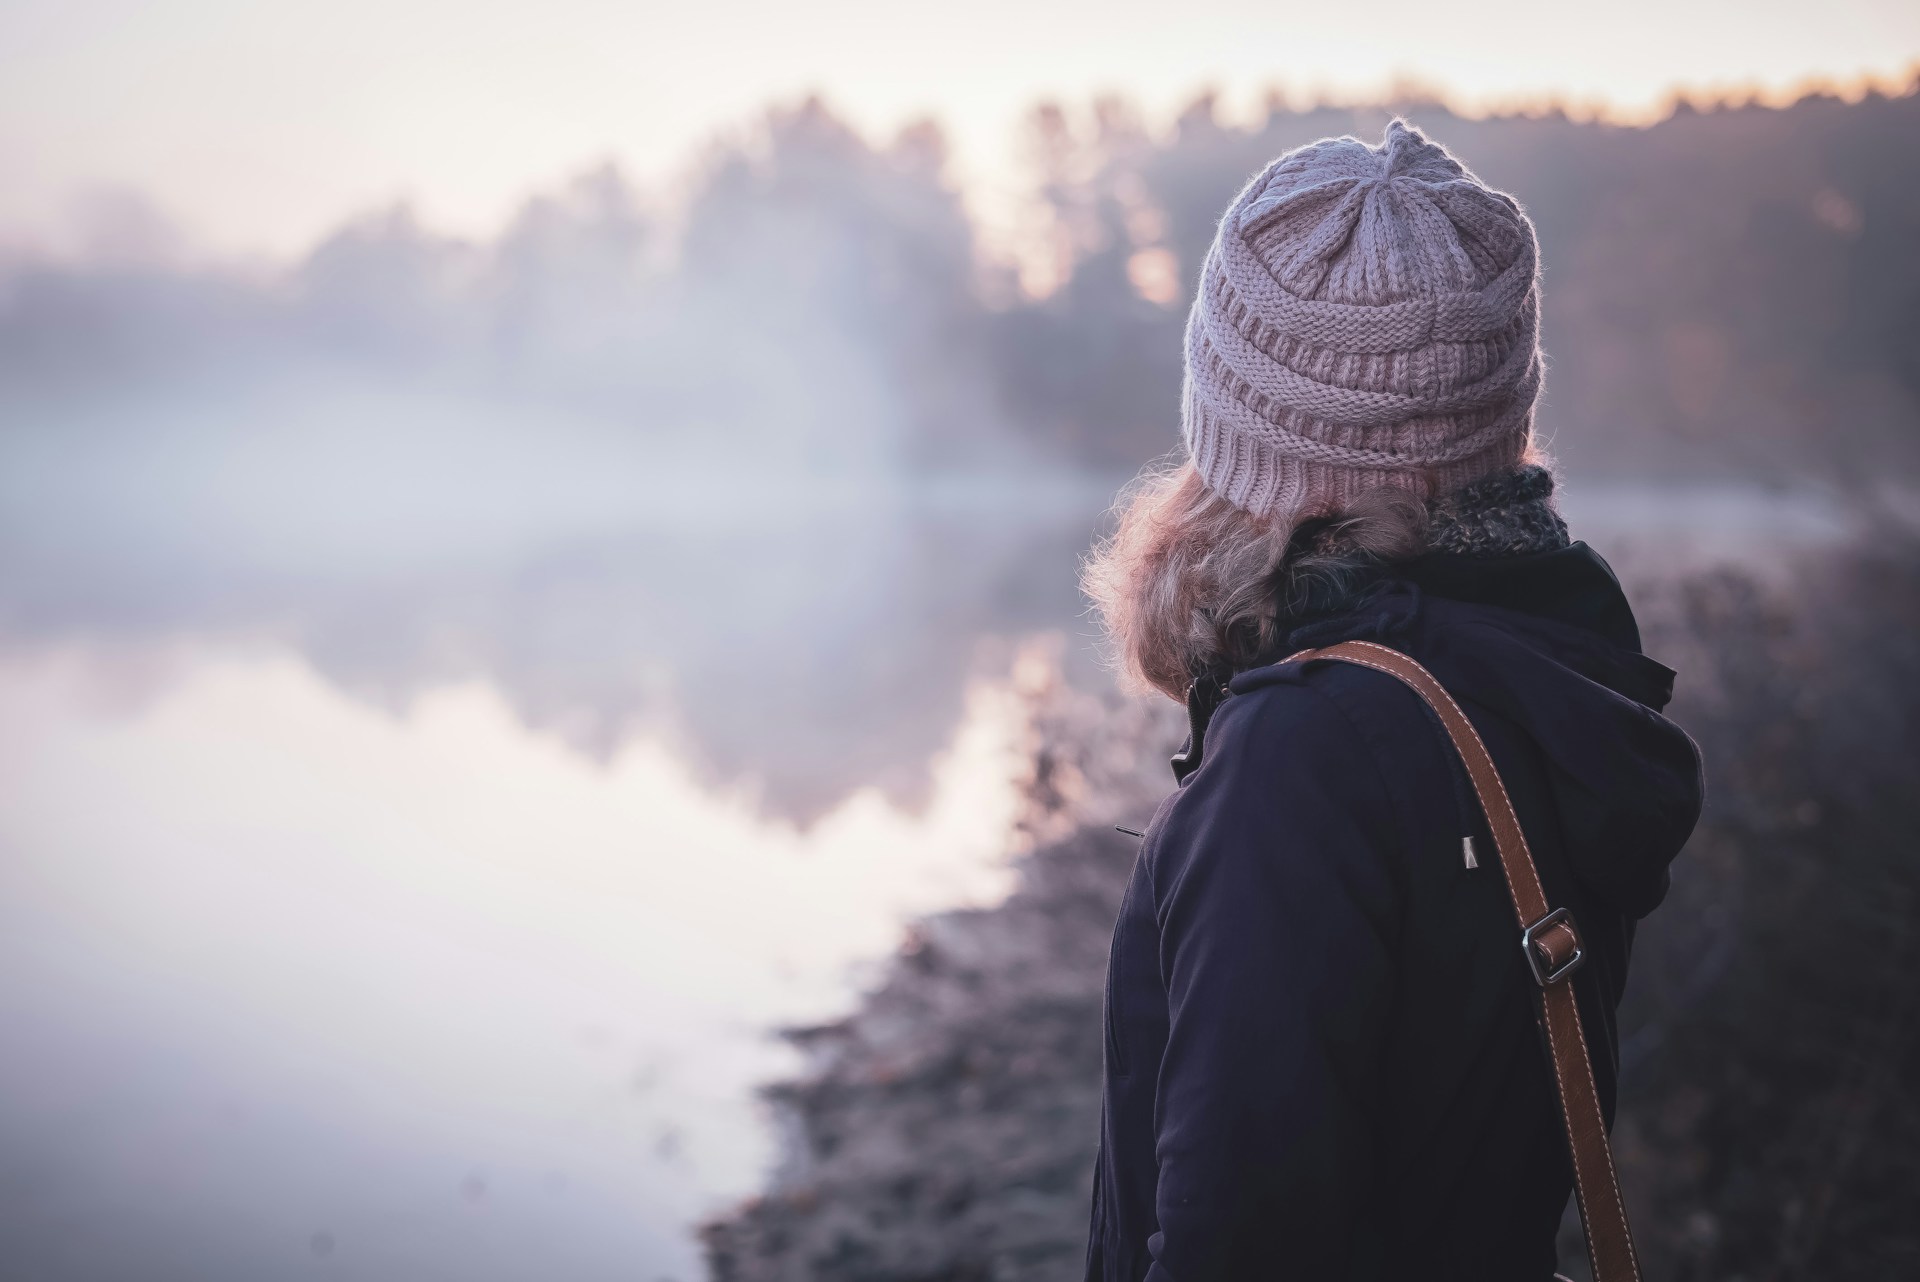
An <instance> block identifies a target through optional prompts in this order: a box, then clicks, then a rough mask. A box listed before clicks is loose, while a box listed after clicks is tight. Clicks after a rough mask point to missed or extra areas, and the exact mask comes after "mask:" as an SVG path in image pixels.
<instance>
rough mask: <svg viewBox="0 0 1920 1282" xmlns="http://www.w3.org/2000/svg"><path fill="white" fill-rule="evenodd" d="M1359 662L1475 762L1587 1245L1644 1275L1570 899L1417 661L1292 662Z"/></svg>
mask: <svg viewBox="0 0 1920 1282" xmlns="http://www.w3.org/2000/svg"><path fill="white" fill-rule="evenodd" d="M1323 659H1328V660H1338V661H1339V662H1341V663H1357V664H1359V665H1360V666H1361V667H1363V668H1372V669H1374V670H1375V671H1376V672H1384V673H1386V674H1387V675H1388V676H1390V677H1394V678H1397V679H1398V680H1399V681H1401V682H1403V683H1404V684H1405V685H1407V686H1408V687H1409V688H1411V689H1412V690H1413V692H1414V693H1415V694H1417V695H1419V696H1420V697H1421V698H1422V699H1424V700H1426V701H1427V704H1428V706H1430V707H1431V708H1432V709H1433V710H1434V711H1435V712H1436V713H1438V714H1439V717H1440V723H1441V724H1442V725H1443V726H1445V727H1446V729H1447V735H1448V737H1450V738H1451V739H1452V740H1453V746H1454V748H1455V749H1456V750H1457V751H1458V752H1459V754H1460V759H1461V760H1462V761H1463V762H1465V763H1466V767H1467V774H1468V776H1469V777H1471V778H1472V780H1473V790H1474V792H1475V793H1477V794H1478V795H1479V798H1480V808H1481V809H1482V810H1483V811H1485V812H1486V816H1487V825H1488V827H1490V828H1491V829H1492V830H1493V841H1494V845H1495V846H1496V847H1498V849H1499V852H1500V866H1501V867H1502V868H1503V869H1505V870H1506V875H1507V888H1508V890H1509V891H1511V892H1512V894H1513V910H1514V913H1515V914H1516V915H1517V916H1518V917H1519V919H1520V931H1521V935H1520V940H1521V948H1522V950H1523V951H1524V952H1525V953H1526V956H1527V966H1528V969H1530V970H1531V971H1532V972H1533V975H1534V978H1535V979H1536V980H1538V981H1539V983H1540V1008H1541V1021H1542V1023H1543V1024H1544V1025H1545V1026H1546V1030H1547V1045H1548V1047H1549V1048H1550V1049H1551V1051H1552V1055H1553V1076H1554V1081H1555V1083H1556V1085H1557V1086H1558V1088H1559V1092H1560V1115H1561V1117H1562V1118H1563V1119H1564V1120H1565V1122H1566V1124H1567V1147H1568V1149H1569V1150H1570V1151H1571V1152H1572V1154H1573V1186H1574V1192H1575V1194H1576V1195H1577V1196H1578V1197H1579V1200H1580V1219H1581V1222H1582V1223H1583V1224H1584V1225H1585V1226H1586V1230H1587V1254H1588V1256H1589V1257H1590V1258H1591V1259H1592V1262H1593V1277H1594V1282H1639V1279H1640V1265H1639V1261H1638V1260H1637V1259H1636V1258H1635V1257H1634V1252H1633V1232H1632V1230H1631V1229H1629V1228H1628V1226H1627V1208H1626V1206H1625V1204H1624V1203H1622V1201H1621V1200H1620V1184H1619V1181H1618V1180H1617V1179H1616V1178H1615V1176H1614V1173H1613V1150H1612V1148H1611V1147H1610V1146H1609V1145H1608V1143H1607V1124H1606V1119H1605V1117H1604V1115H1603V1114H1602V1113H1601V1111H1600V1092H1599V1090H1598V1089H1597V1088H1596V1087H1595V1086H1594V1082H1593V1061H1592V1059H1591V1058H1590V1057H1589V1056H1588V1053H1587V1037H1586V1033H1585V1032H1584V1031H1583V1030H1582V1028H1581V1026H1580V1008H1579V1006H1578V1005H1577V1004H1576V1003H1575V1002H1574V997H1573V985H1572V983H1571V982H1569V981H1570V976H1571V975H1572V974H1573V972H1574V971H1575V970H1576V969H1577V968H1578V967H1579V965H1580V963H1581V962H1582V961H1583V960H1585V956H1586V954H1585V952H1584V949H1583V945H1582V943H1581V940H1580V930H1579V927H1578V926H1576V925H1575V924H1574V921H1573V918H1572V917H1571V916H1570V915H1569V914H1568V913H1567V912H1566V910H1564V909H1555V908H1553V907H1552V906H1551V905H1549V904H1548V902H1547V894H1546V891H1545V890H1543V889H1542V888H1541V885H1540V873H1539V870H1538V869H1537V868H1535V867H1534V863H1533V852H1532V851H1530V850H1529V849H1528V848H1527V838H1526V834H1525V833H1523V832H1521V831H1520V817H1519V816H1518V815H1517V814H1515V813H1514V809H1513V802H1512V800H1511V799H1510V798H1509V797H1508V796H1507V788H1506V785H1505V784H1503V783H1502V782H1501V781H1500V772H1499V771H1498V770H1497V769H1495V768H1494V764H1493V758H1492V757H1491V756H1489V755H1488V753H1487V748H1486V745H1485V744H1483V743H1481V742H1480V734H1479V732H1478V731H1476V730H1475V729H1474V728H1473V723H1472V722H1471V721H1469V720H1467V715H1466V713H1464V712H1462V711H1460V705H1459V704H1457V703H1455V702H1454V701H1453V696H1452V695H1450V694H1448V693H1447V692H1446V689H1445V688H1444V687H1442V686H1441V684H1440V683H1439V682H1438V681H1436V680H1434V678H1433V674H1432V673H1430V672H1428V671H1427V670H1426V669H1425V668H1423V667H1421V666H1420V665H1419V664H1418V663H1416V662H1414V661H1413V660H1412V659H1410V658H1408V657H1407V656H1406V655H1404V654H1402V653H1400V652H1399V651H1398V650H1390V649H1388V648H1387V647H1386V646H1383V645H1375V644H1374V643H1373V642H1371V641H1343V642H1341V643H1340V644H1339V645H1333V646H1328V647H1326V648H1325V649H1322V650H1303V651H1301V652H1300V653H1299V654H1296V655H1293V656H1292V657H1291V658H1290V659H1288V660H1287V661H1288V662H1289V663H1311V662H1316V661H1319V660H1323Z"/></svg>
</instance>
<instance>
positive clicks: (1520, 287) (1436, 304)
mask: <svg viewBox="0 0 1920 1282" xmlns="http://www.w3.org/2000/svg"><path fill="white" fill-rule="evenodd" d="M1538 260H1539V249H1538V243H1537V241H1536V240H1535V238H1534V233H1533V224H1531V223H1530V222H1528V221H1527V217H1526V215H1525V214H1523V213H1522V212H1521V211H1520V206H1519V204H1518V203H1517V202H1516V201H1515V200H1514V199H1513V198H1512V197H1511V196H1508V195H1506V194H1504V193H1502V192H1497V191H1494V190H1492V189H1491V188H1489V187H1487V186H1486V185H1485V184H1483V183H1481V182H1480V180H1479V179H1477V178H1475V177H1474V176H1473V175H1472V174H1471V173H1469V172H1468V171H1467V170H1466V168H1465V167H1464V166H1462V165H1461V164H1460V162H1459V161H1457V160H1455V159H1454V158H1453V157H1452V156H1451V155H1449V154H1448V153H1447V151H1446V149H1445V148H1443V147H1441V146H1439V145H1438V144H1436V143H1432V142H1429V141H1427V139H1426V138H1425V137H1423V136H1422V135H1421V134H1420V132H1419V131H1418V130H1416V129H1414V128H1412V127H1411V126H1409V125H1407V124H1406V123H1405V122H1404V121H1400V120H1395V121H1394V122H1393V123H1392V124H1390V125H1388V126H1387V134H1386V138H1385V139H1384V140H1383V141H1382V142H1381V144H1380V146H1378V147H1371V146H1368V145H1367V144H1366V143H1363V142H1361V141H1359V140H1358V139H1356V138H1329V139H1324V140H1322V141H1320V142H1316V143H1311V144H1309V145H1308V146H1305V147H1301V148H1299V149H1298V150H1296V151H1291V152H1288V153H1287V154H1286V155H1284V156H1282V157H1280V159H1278V160H1276V161H1274V162H1273V164H1271V165H1269V166H1268V167H1267V168H1266V170H1265V171H1264V172H1263V173H1261V174H1260V176H1259V177H1257V178H1255V179H1254V180H1253V181H1252V182H1251V183H1248V184H1247V186H1246V189H1245V190H1243V191H1242V192H1241V193H1240V195H1239V196H1238V197H1237V198H1235V200H1234V202H1233V204H1232V206H1231V207H1229V208H1228V210H1227V212H1226V216H1225V217H1224V218H1222V219H1221V220H1220V229H1219V232H1218V234H1217V235H1216V236H1215V238H1214V242H1213V247H1212V248H1211V249H1210V250H1209V251H1208V252H1207V261H1206V269H1205V274H1204V275H1203V277H1202V279H1201V284H1200V293H1199V297H1197V298H1196V299H1195V300H1194V304H1193V312H1192V314H1191V315H1190V316H1189V318H1188V320H1187V370H1186V384H1185V390H1184V393H1183V397H1182V406H1181V417H1182V428H1183V434H1184V436H1185V439H1186V444H1187V449H1188V451H1189V453H1190V454H1191V455H1192V457H1193V461H1194V464H1195V466H1196V467H1197V468H1198V469H1199V472H1200V475H1201V476H1202V477H1203V478H1204V479H1205V480H1206V482H1207V484H1208V485H1209V486H1210V487H1211V488H1212V489H1213V490H1214V491H1215V492H1216V493H1218V494H1220V495H1222V496H1224V497H1225V498H1227V499H1228V500H1230V501H1231V502H1233V503H1235V504H1237V505H1238V506H1240V507H1242V508H1245V509H1246V510H1248V511H1250V512H1254V513H1256V514H1260V515H1279V514H1294V513H1298V514H1310V513H1323V512H1336V511H1338V510H1340V509H1341V508H1343V507H1344V506H1345V505H1346V504H1347V503H1349V502H1350V501H1351V500H1352V499H1353V497H1354V496H1355V495H1356V494H1358V493H1360V492H1361V491H1362V490H1367V489H1371V488H1373V487H1375V486H1378V485H1398V486H1401V487H1403V488H1406V489H1410V490H1413V491H1414V492H1415V493H1422V494H1426V493H1432V494H1445V493H1448V492H1450V491H1452V490H1455V489H1458V488H1459V487H1461V486H1463V485H1466V484H1468V483H1469V482H1472V481H1474V480H1476V479H1478V478H1480V477H1482V476H1486V475H1488V474H1490V473H1493V472H1498V471H1502V470H1505V469H1507V468H1511V467H1513V466H1514V465H1515V464H1517V463H1518V462H1519V461H1520V460H1521V458H1522V457H1523V456H1524V455H1525V453H1526V451H1527V446H1528V444H1529V442H1530V441H1531V439H1532V433H1533V407H1534V401H1535V399H1536V398H1537V397H1538V396H1539V393H1540V378H1541V354H1540V345H1539V316H1540V307H1539V291H1538V288H1537V281H1536V268H1537V264H1538Z"/></svg>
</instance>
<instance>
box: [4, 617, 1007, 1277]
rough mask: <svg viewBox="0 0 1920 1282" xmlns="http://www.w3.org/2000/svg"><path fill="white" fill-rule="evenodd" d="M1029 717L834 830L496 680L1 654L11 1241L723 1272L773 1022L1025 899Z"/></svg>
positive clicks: (512, 1272) (984, 709)
mask: <svg viewBox="0 0 1920 1282" xmlns="http://www.w3.org/2000/svg"><path fill="white" fill-rule="evenodd" d="M1017 721H1018V716H1017V710H1016V708H1015V706H1014V705H1013V704H1012V703H1011V702H1010V701H1009V700H1008V698H1007V697H1006V696H1005V695H1004V694H996V693H995V692H994V690H993V688H992V687H990V686H981V687H978V688H977V689H976V693H975V694H974V696H973V697H972V700H971V702H970V704H969V707H968V710H967V712H966V715H965V716H964V717H963V719H962V728H961V730H960V732H959V733H958V735H957V737H955V738H954V739H953V740H952V742H951V744H950V745H949V747H948V749H947V750H946V751H945V752H944V753H943V754H942V755H941V756H940V757H939V759H938V760H937V761H936V762H935V763H934V766H933V769H932V785H931V788H930V793H929V801H928V804H927V805H926V807H925V809H924V810H923V811H921V812H919V813H909V812H906V811H902V810H901V809H899V808H897V807H896V806H894V805H892V804H891V803H889V802H887V801H886V800H884V799H883V798H881V797H880V796H878V795H877V794H876V793H874V792H872V791H866V792H861V793H858V794H856V795H855V796H853V797H852V798H850V799H848V800H846V801H844V802H843V803H841V804H840V805H838V806H836V807H834V808H832V809H831V810H830V812H829V813H828V814H826V816H825V817H824V818H822V819H821V820H820V821H819V822H818V823H816V824H814V825H813V826H811V827H809V828H807V829H805V830H804V831H803V830H801V829H798V828H796V827H795V826H793V825H792V824H790V823H788V822H785V821H780V820H770V819H766V818H762V817H756V815H755V814H754V812H753V810H752V808H751V807H748V806H745V805H742V804H740V799H739V798H738V797H737V796H734V795H730V794H728V793H726V792H720V793H716V792H714V791H712V790H710V789H709V788H707V787H705V786H704V785H702V784H701V783H700V782H699V781H698V780H697V779H696V778H695V777H694V776H693V775H692V774H691V773H690V772H689V771H688V770H687V768H686V767H685V765H684V764H683V763H682V762H680V761H679V760H678V759H677V757H676V756H675V754H674V753H673V752H672V751H671V750H669V749H667V748H665V747H662V746H660V745H658V744H655V743H650V742H643V743H639V744H635V745H633V746H630V747H628V748H625V749H622V750H620V751H618V752H616V753H614V754H613V755H612V757H611V758H610V759H609V760H608V761H607V762H606V764H605V765H604V766H602V765H597V764H595V763H594V762H592V761H591V760H588V759H586V758H585V757H583V756H582V755H581V754H580V753H578V752H577V751H575V750H574V749H572V748H570V747H568V746H567V745H565V744H563V743H561V742H559V741H557V740H555V739H553V738H551V737H549V736H542V735H539V734H535V733H530V732H529V731H528V730H527V729H526V728H525V727H524V725H523V724H522V723H521V722H520V721H519V719H518V718H517V717H516V716H515V715H514V713H513V712H512V710H511V709H510V708H509V707H508V706H507V705H506V704H505V703H504V701H503V700H502V699H501V698H500V697H499V696H498V695H497V694H496V693H495V692H494V691H493V690H491V689H490V688H489V687H486V686H484V685H480V684H472V683H470V684H466V685H460V686H454V687H442V688H438V689H436V690H434V691H432V692H431V693H429V694H427V695H426V696H424V697H422V698H420V699H418V700H417V701H416V702H415V703H414V705H413V706H412V707H411V709H410V710H409V711H408V712H407V713H406V714H405V715H403V716H397V717H396V716H392V715H389V714H386V713H383V712H381V711H379V710H377V709H375V708H372V707H370V706H368V705H366V704H364V703H361V702H359V701H356V700H353V699H351V698H349V697H345V696H343V695H342V694H341V693H340V692H339V691H338V690H337V689H335V688H333V687H332V686H331V685H329V684H328V683H327V682H326V681H325V680H323V679H322V678H320V677H319V676H317V675H316V674H315V673H314V672H313V671H311V670H310V669H308V668H307V667H306V666H305V665H303V664H301V663H299V662H297V661H296V660H294V659H292V658H289V657H286V656H284V655H282V656H280V657H262V656H253V657H243V656H235V655H233V654H231V653H227V654H222V653H219V652H215V651H207V650H198V651H193V652H189V653H185V654H182V655H179V656H176V660H175V669H174V671H173V673H172V675H171V677H170V679H169V680H168V681H166V682H165V683H164V684H163V685H161V686H159V687H158V688H155V689H151V690H148V691H147V692H146V693H145V696H144V697H143V698H140V699H137V700H135V701H134V702H133V703H131V704H130V703H129V702H128V699H127V697H126V688H125V685H124V683H123V682H121V681H120V680H119V678H118V676H117V675H116V674H115V673H113V672H112V671H111V664H110V662H109V663H108V664H107V670H106V671H105V673H104V683H103V669H102V661H101V660H100V659H99V658H98V657H97V656H94V657H89V656H88V655H86V654H85V653H84V652H77V651H72V650H69V651H63V652H59V653H56V654H50V655H42V656H39V657H36V658H30V659H29V658H18V657H16V658H15V659H13V660H10V661H8V662H7V663H6V664H5V665H4V666H0V759H4V762H5V767H6V777H7V789H6V798H5V805H4V809H0V846H4V848H5V850H6V851H7V859H6V861H5V863H4V865H3V866H0V1021H3V1022H4V1026H5V1028H6V1035H5V1041H6V1043H7V1045H8V1047H9V1051H8V1054H7V1055H6V1056H5V1057H0V1155H4V1156H0V1188H4V1189H5V1195H4V1196H3V1197H0V1208H4V1209H0V1239H4V1240H5V1241H6V1242H7V1243H8V1256H9V1258H10V1259H11V1260H13V1261H14V1263H15V1264H16V1265H18V1264H21V1263H23V1262H28V1261H31V1262H33V1263H35V1264H36V1266H37V1267H38V1271H39V1272H40V1273H41V1274H42V1275H44V1276H75V1277H126V1276H136V1275H137V1276H143V1277H157V1278H167V1277H182V1278H185V1277H195V1278H233V1279H240V1278H248V1279H265V1278H275V1277H282V1276H293V1275H300V1276H305V1275H306V1271H307V1270H309V1269H310V1268H311V1267H312V1266H313V1265H314V1264H315V1263H316V1261H318V1262H322V1263H325V1264H327V1265H328V1266H330V1267H338V1268H341V1269H344V1270H346V1271H347V1272H349V1273H351V1274H353V1275H357V1276H362V1277H396V1278H398V1277H428V1276H445V1275H456V1274H457V1275H458V1276H463V1277H474V1278H499V1279H517V1278H526V1277H538V1276H554V1277H569V1278H582V1279H588V1278H596V1277H614V1276H619V1277H632V1276H641V1277H654V1276H677V1277H682V1278H686V1277H691V1276H694V1275H695V1272H696V1270H695V1261H694V1259H693V1257H692V1254H691V1250H690V1246H689V1244H688V1242H687V1240H686V1238H685V1236H684V1226H685V1225H686V1224H687V1223H688V1222H690V1221H691V1220H692V1219H693V1218H694V1217H695V1216H696V1215H697V1214H698V1213H700V1212H701V1211H703V1210H706V1209H708V1208H710V1207H711V1206H712V1205H714V1203H715V1201H716V1199H718V1198H721V1197H724V1196H726V1195H738V1194H741V1193H744V1192H745V1191H747V1190H748V1189H749V1188H750V1187H751V1185H752V1182H753V1179H754V1177H755V1175H756V1174H757V1172H758V1171H759V1169H760V1166H761V1164H762V1163H763V1162H764V1161H765V1160H766V1158H767V1157H768V1150H767V1145H768V1142H769V1138H768V1136H766V1135H765V1134H764V1133H763V1132H762V1131H761V1129H760V1119H759V1118H758V1117H757V1116H756V1115H755V1114H754V1113H753V1112H752V1110H751V1109H750V1108H749V1107H748V1104H747V1101H748V1099H749V1086H750V1084H751V1083H752V1082H755V1081H758V1080H762V1079H764V1078H765V1077H766V1076H767V1075H768V1074H769V1073H771V1072H772V1071H774V1070H775V1069H776V1068H777V1067H779V1061H778V1059H777V1056H778V1054H779V1052H778V1051H777V1049H776V1048H774V1047H773V1046H771V1045H770V1044H769V1043H768V1041H767V1039H766V1038H765V1035H764V1031H763V1030H764V1029H766V1028H767V1027H769V1026H770V1025H772V1024H775V1023H778V1022H782V1021H786V1020H792V1019H807V1018H819V1017H821V1016H823V1015H825V1014H828V1013H830V1012H832V1011H835V1010H837V1009H839V1007H840V1006H841V1005H842V1004H843V1003H844V1001H845V993H846V983H847V978H848V976H847V967H848V965H849V964H850V963H852V962H853V961H855V960H857V959H861V958H866V957H870V956H874V955H877V954H879V953H881V952H883V951H885V949H886V948H887V946H888V945H889V943H890V942H891V940H892V939H893V937H894V934H895V932H896V931H897V929H898V923H899V922H900V920H901V918H902V916H903V914H907V913H911V912H916V911H926V910H929V909H931V908H934V907H936V906H942V905H945V904H948V903H952V902H965V901H978V900H983V899H988V898H991V897H992V896H994V895H995V894H996V893H998V890H999V867H998V864H997V861H996V860H995V858H994V856H995V853H996V852H997V850H998V848H999V846H1000V844H1001V842H1002V840H1003V838H1004V834H1005V830H1006V825H1007V823H1008V821H1009V806H1010V804H1011V802H1010V797H1011V794H1010V790H1009V789H1008V787H1007V780H1008V776H1009V771H1010V770H1011V769H1012V762H1011V756H1010V750H1011V749H1010V745H1011V743H1012V740H1013V737H1014V734H1015V731H1016V730H1017Z"/></svg>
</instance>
